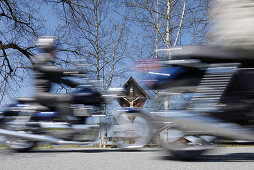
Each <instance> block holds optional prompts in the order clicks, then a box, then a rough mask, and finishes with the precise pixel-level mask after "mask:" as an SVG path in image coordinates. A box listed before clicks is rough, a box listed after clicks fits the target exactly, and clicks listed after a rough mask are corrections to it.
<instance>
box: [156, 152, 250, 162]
mask: <svg viewBox="0 0 254 170" xmlns="http://www.w3.org/2000/svg"><path fill="white" fill-rule="evenodd" d="M159 159H162V160H167V161H168V160H175V161H188V162H254V153H232V154H225V155H201V156H199V157H197V158H193V159H185V160H179V159H176V158H175V157H173V156H161V157H160V158H159Z"/></svg>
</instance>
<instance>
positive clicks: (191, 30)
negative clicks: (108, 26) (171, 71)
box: [126, 0, 209, 138]
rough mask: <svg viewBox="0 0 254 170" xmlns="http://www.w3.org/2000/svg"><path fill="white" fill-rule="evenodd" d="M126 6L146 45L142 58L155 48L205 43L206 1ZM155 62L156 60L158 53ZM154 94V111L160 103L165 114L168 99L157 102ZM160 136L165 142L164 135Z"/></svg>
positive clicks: (135, 1) (131, 1)
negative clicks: (138, 26) (139, 28)
mask: <svg viewBox="0 0 254 170" xmlns="http://www.w3.org/2000/svg"><path fill="white" fill-rule="evenodd" d="M126 6H127V7H128V8H129V10H130V11H131V12H132V13H133V15H132V17H131V21H132V22H133V23H135V24H138V25H140V27H141V28H142V30H141V32H142V34H141V35H143V36H144V37H145V39H146V41H149V42H150V44H149V45H148V46H147V48H143V49H145V50H146V51H148V52H147V53H145V55H146V56H151V55H152V54H154V53H153V51H151V50H155V49H158V48H170V47H175V46H177V45H193V44H202V43H204V42H205V41H206V35H205V34H206V31H207V26H208V23H209V22H208V21H209V18H208V15H207V13H208V8H209V0H205V1H201V0H199V1H196V0H156V1H154V0H146V1H142V0H126ZM146 44H147V43H146ZM144 46H145V45H143V47H144ZM155 58H158V52H156V53H155ZM169 59H170V58H169ZM155 93H156V95H155V99H154V100H155V103H156V109H160V108H161V107H162V106H163V105H162V102H160V101H163V104H164V109H165V110H168V108H169V106H168V105H169V97H168V96H166V97H162V98H161V97H160V96H159V95H158V91H156V92H155ZM160 103H161V104H160ZM164 136H165V138H167V132H166V133H165V135H164Z"/></svg>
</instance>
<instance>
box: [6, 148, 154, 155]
mask: <svg viewBox="0 0 254 170" xmlns="http://www.w3.org/2000/svg"><path fill="white" fill-rule="evenodd" d="M157 151H159V150H158V149H132V150H131V149H128V150H127V149H90V148H89V149H87V148H84V149H83V148H78V149H35V150H32V151H29V152H15V151H12V150H5V153H6V152H10V153H22V154H25V153H29V154H32V153H63V152H66V153H68V152H78V153H103V152H157Z"/></svg>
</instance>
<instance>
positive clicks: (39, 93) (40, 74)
mask: <svg viewBox="0 0 254 170" xmlns="http://www.w3.org/2000/svg"><path fill="white" fill-rule="evenodd" d="M36 46H38V47H39V48H40V50H41V52H42V53H40V54H38V55H36V56H35V62H34V64H33V70H34V71H35V92H36V97H37V100H38V102H39V103H40V104H41V105H44V106H47V107H49V108H54V109H56V110H57V111H58V113H59V115H60V117H61V121H67V122H69V121H68V119H67V116H69V115H72V109H71V108H70V104H71V102H72V96H71V95H69V94H58V93H52V84H53V83H57V84H64V85H67V86H69V87H72V88H74V87H76V86H77V85H78V83H76V82H74V81H71V80H68V79H66V78H65V77H69V76H71V75H73V74H75V73H76V74H77V73H78V72H77V71H75V70H71V69H63V68H59V67H56V66H54V65H53V63H54V60H55V54H56V45H55V41H54V37H46V36H45V37H40V38H39V39H38V40H37V41H36Z"/></svg>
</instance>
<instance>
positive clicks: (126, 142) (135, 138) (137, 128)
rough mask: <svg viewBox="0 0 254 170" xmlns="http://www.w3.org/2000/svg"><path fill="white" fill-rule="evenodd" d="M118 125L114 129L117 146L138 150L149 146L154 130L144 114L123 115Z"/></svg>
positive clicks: (119, 118) (119, 117) (120, 116)
mask: <svg viewBox="0 0 254 170" xmlns="http://www.w3.org/2000/svg"><path fill="white" fill-rule="evenodd" d="M117 119H118V125H115V126H114V128H113V137H114V138H115V139H116V146H117V147H119V148H122V149H137V148H141V147H143V146H145V145H146V144H148V143H149V142H150V140H151V137H152V128H151V124H150V121H149V120H148V118H147V116H146V115H143V114H142V113H121V114H120V115H119V116H118V117H117Z"/></svg>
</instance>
